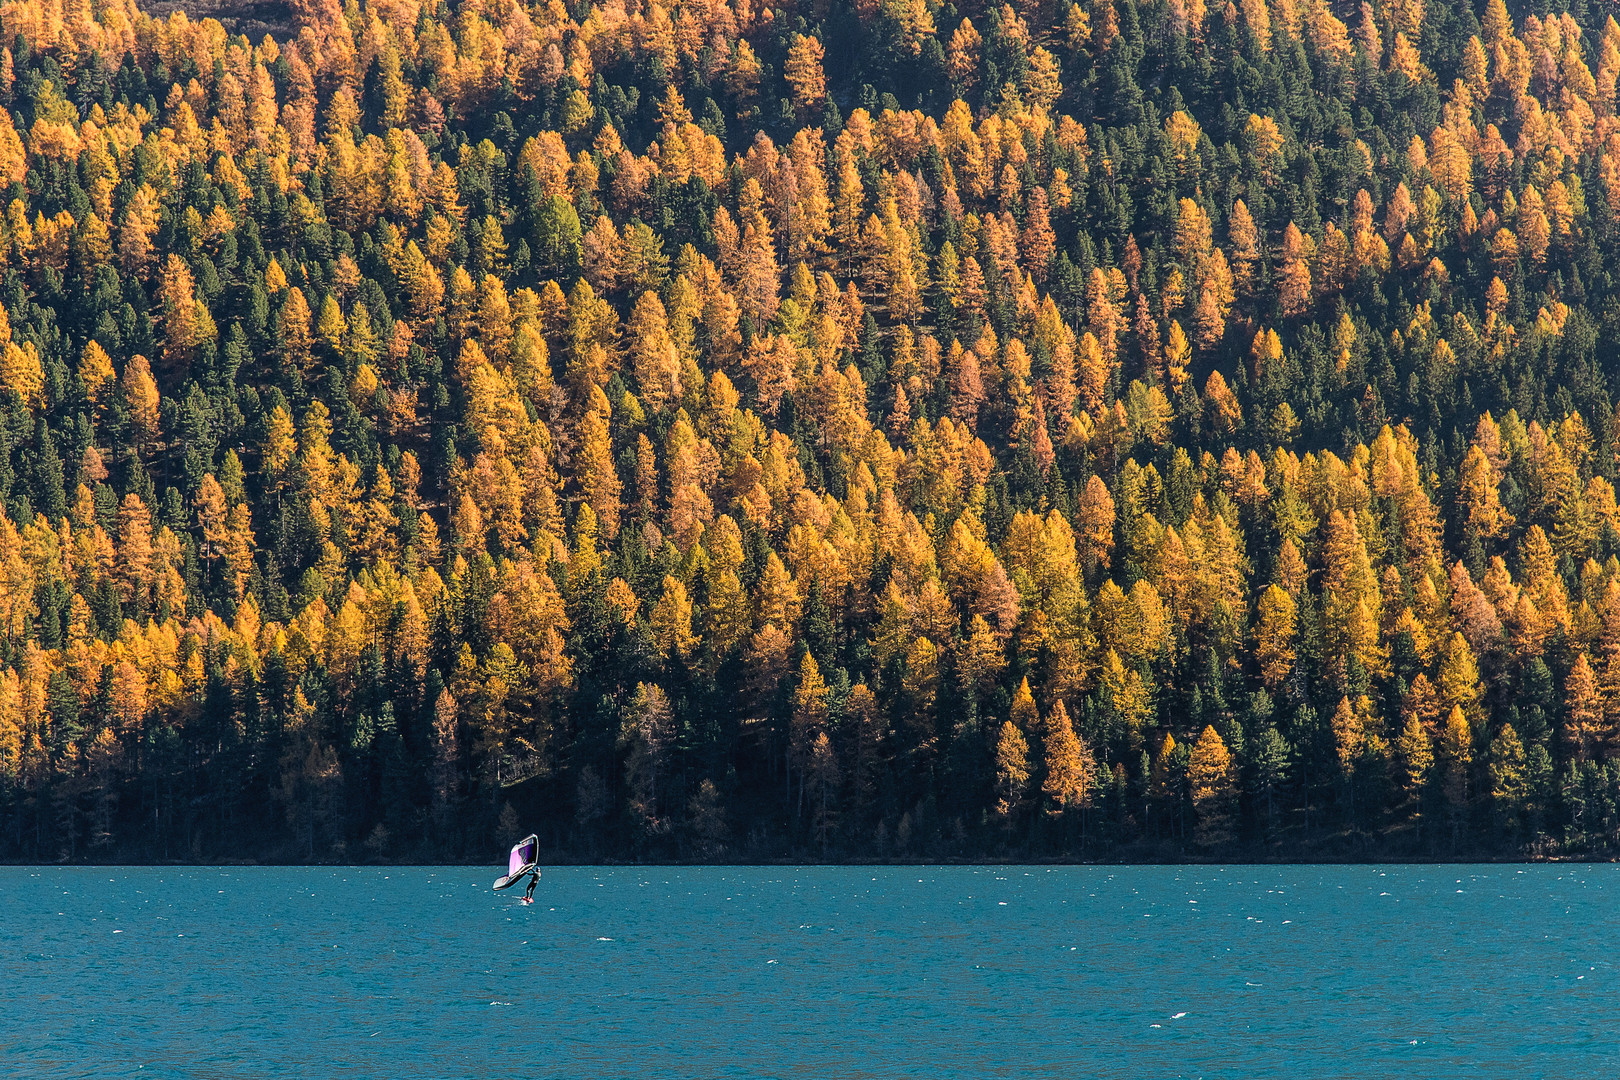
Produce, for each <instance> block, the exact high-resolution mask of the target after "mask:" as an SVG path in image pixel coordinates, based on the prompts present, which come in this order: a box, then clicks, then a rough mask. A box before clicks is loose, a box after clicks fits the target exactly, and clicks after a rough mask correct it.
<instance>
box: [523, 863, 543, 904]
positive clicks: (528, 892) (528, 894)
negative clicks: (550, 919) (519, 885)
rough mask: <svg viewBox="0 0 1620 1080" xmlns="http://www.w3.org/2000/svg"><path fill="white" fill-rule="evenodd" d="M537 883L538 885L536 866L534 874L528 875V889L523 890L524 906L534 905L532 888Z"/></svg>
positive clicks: (537, 869)
mask: <svg viewBox="0 0 1620 1080" xmlns="http://www.w3.org/2000/svg"><path fill="white" fill-rule="evenodd" d="M539 883H540V868H539V867H538V866H537V867H535V868H534V872H533V873H532V874H530V875H529V887H528V888H527V889H524V890H523V902H524V903H525V904H532V903H534V887H535V886H536V885H538V884H539Z"/></svg>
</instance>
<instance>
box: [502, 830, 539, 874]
mask: <svg viewBox="0 0 1620 1080" xmlns="http://www.w3.org/2000/svg"><path fill="white" fill-rule="evenodd" d="M539 851H540V841H539V838H538V837H533V836H531V837H529V838H528V839H527V840H522V841H519V842H518V843H516V844H513V845H512V854H511V856H509V857H508V858H507V860H506V874H507V876H508V877H516V876H517V874H518V872H519V871H521V870H523V869H525V868H526V867H529V866H533V865H534V861H535V856H536V855H537V854H539Z"/></svg>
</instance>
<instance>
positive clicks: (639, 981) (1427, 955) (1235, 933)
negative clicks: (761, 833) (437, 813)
mask: <svg viewBox="0 0 1620 1080" xmlns="http://www.w3.org/2000/svg"><path fill="white" fill-rule="evenodd" d="M499 873H500V868H499V867H496V866H493V865H492V866H490V867H489V868H487V869H485V868H474V869H469V868H464V867H405V868H396V867H390V868H375V867H359V868H356V867H346V868H345V867H338V868H332V867H315V868H283V867H254V868H236V867H231V868H196V867H186V868H177V867H163V868H126V867H112V868H105V867H104V868H99V869H98V868H90V867H72V868H59V867H45V868H39V867H3V868H0V956H4V957H5V958H6V959H5V967H6V969H7V971H8V974H7V975H6V976H5V977H4V978H0V1018H3V1019H0V1061H4V1062H8V1063H10V1070H9V1071H10V1073H11V1074H12V1075H25V1076H81V1075H89V1074H92V1073H93V1074H96V1075H106V1074H109V1073H110V1074H113V1075H130V1076H133V1075H139V1076H143V1077H144V1076H177V1077H257V1076H265V1075H279V1076H300V1077H303V1076H310V1077H324V1076H344V1077H348V1076H354V1077H370V1076H377V1077H393V1076H423V1077H452V1076H485V1075H494V1076H522V1077H526V1078H534V1077H593V1078H594V1077H804V1078H811V1077H815V1078H822V1077H827V1078H834V1077H836V1078H845V1077H850V1078H854V1077H897V1076H919V1077H1025V1076H1028V1077H1065V1078H1069V1077H1077V1078H1078V1077H1121V1078H1159V1077H1211V1078H1213V1077H1231V1078H1256V1077H1288V1078H1291V1080H1299V1078H1319V1077H1358V1078H1370V1077H1452V1076H1456V1077H1463V1076H1470V1077H1472V1076H1489V1077H1521V1076H1522V1077H1534V1076H1547V1077H1559V1078H1574V1077H1604V1078H1610V1077H1613V1076H1615V1075H1617V1074H1620V1043H1617V1041H1616V1040H1617V1036H1620V981H1617V972H1616V968H1615V957H1616V954H1617V946H1620V912H1617V910H1616V906H1617V903H1620V868H1617V867H1614V866H1570V865H1559V866H1551V865H1536V866H1499V865H1492V866H1262V867H1255V866H1228V867H1216V866H1198V867H1187V866H1182V867H875V868H874V867H657V868H646V867H639V868H637V867H629V868H626V867H616V868H593V867H583V868H581V867H567V868H558V869H551V870H546V871H545V873H544V877H543V878H542V879H541V882H540V886H539V889H538V890H537V891H536V894H535V895H536V899H537V902H536V903H535V904H534V905H533V906H524V905H522V904H520V903H519V902H518V900H519V897H520V895H521V892H522V890H521V888H515V889H513V890H511V891H509V892H502V893H495V892H492V891H491V889H490V883H491V882H492V881H493V880H494V878H495V877H496V876H497V875H498V874H499Z"/></svg>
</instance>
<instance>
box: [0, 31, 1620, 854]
mask: <svg viewBox="0 0 1620 1080" xmlns="http://www.w3.org/2000/svg"><path fill="white" fill-rule="evenodd" d="M1549 2H1550V3H1551V4H1556V5H1558V6H1549ZM1607 11H1608V8H1607V7H1606V6H1604V5H1598V4H1594V3H1589V0H1568V3H1567V6H1566V4H1565V0H1531V2H1530V3H1525V4H1521V3H1516V4H1515V5H1513V6H1504V3H1503V0H1488V2H1483V3H1480V4H1479V6H1478V7H1477V8H1476V7H1474V6H1471V5H1470V4H1468V3H1465V2H1463V0H1378V2H1377V3H1368V2H1356V0H1331V2H1329V0H1242V2H1241V3H1240V4H1234V3H1231V2H1224V3H1214V2H1206V0H1087V2H1085V3H1072V2H1069V0H1022V2H1019V3H1016V4H1012V5H1007V4H1002V5H999V6H997V5H995V4H993V3H991V2H984V0H965V2H963V3H961V6H957V5H956V4H953V3H951V2H944V3H941V2H938V0H804V2H802V3H798V4H796V5H795V4H784V5H783V6H779V7H769V6H766V5H764V4H761V3H758V2H756V0H672V2H670V3H668V4H667V6H666V5H665V4H663V3H661V0H569V2H564V0H547V2H540V0H535V2H534V3H532V4H525V3H524V2H523V0H440V2H438V3H437V4H433V3H421V2H418V0H348V2H347V3H346V4H343V5H340V4H339V3H338V2H337V0H294V3H293V4H292V5H291V16H290V18H291V22H290V26H289V28H288V29H287V32H286V33H281V34H277V35H270V36H264V37H262V39H261V40H258V41H250V40H248V39H247V38H246V37H243V36H236V35H233V34H232V33H231V32H229V31H227V29H226V28H225V27H224V26H222V25H221V23H220V22H218V21H215V20H214V19H204V20H201V21H194V20H192V19H190V18H188V17H187V16H186V15H185V14H183V13H176V14H172V15H170V16H168V17H167V18H165V19H159V18H154V17H152V16H150V15H148V14H145V13H143V12H142V11H141V10H139V9H138V8H137V7H136V6H135V4H134V2H133V0H9V2H7V3H5V4H3V5H0V43H3V44H4V49H3V51H0V104H3V105H4V109H3V110H0V183H3V185H4V190H3V192H0V205H3V207H4V211H3V222H0V507H3V510H4V513H3V517H0V857H4V858H7V859H12V860H24V861H30V862H43V861H57V860H71V861H112V860H122V861H143V860H163V859H177V860H204V859H207V860H214V859H260V860H282V861H306V860H307V861H329V860H348V861H358V860H368V859H377V860H381V859H388V860H430V859H435V860H436V859H452V860H456V859H471V860H475V861H487V860H489V859H491V858H492V857H494V856H495V855H497V854H498V853H499V852H500V850H501V848H500V845H501V844H503V843H507V842H510V841H511V840H512V839H515V838H516V837H517V836H521V835H523V834H524V833H526V832H529V831H531V830H532V831H536V832H538V833H539V834H540V837H541V840H542V845H543V848H544V849H545V852H546V857H547V858H555V859H700V860H706V859H776V858H792V859H835V860H836V859H914V858H915V859H952V858H1018V859H1025V858H1035V859H1040V858H1070V859H1072V858H1088V859H1125V860H1132V859H1161V858H1172V859H1173V858H1220V859H1245V858H1312V859H1320V858H1329V859H1332V858H1453V857H1503V858H1520V857H1585V858H1591V857H1609V856H1611V855H1613V854H1614V853H1615V852H1616V850H1617V848H1620V508H1617V505H1616V496H1615V483H1616V475H1617V473H1620V418H1617V417H1616V415H1615V411H1614V400H1613V398H1612V397H1611V394H1612V393H1614V389H1613V388H1611V387H1610V385H1609V384H1610V382H1613V381H1617V378H1620V355H1617V351H1616V342H1617V341H1620V282H1617V275H1620V226H1617V221H1620V116H1617V113H1616V104H1617V103H1616V80H1617V76H1620V24H1617V23H1616V22H1615V20H1614V19H1613V18H1610V17H1609V16H1608V14H1607Z"/></svg>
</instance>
